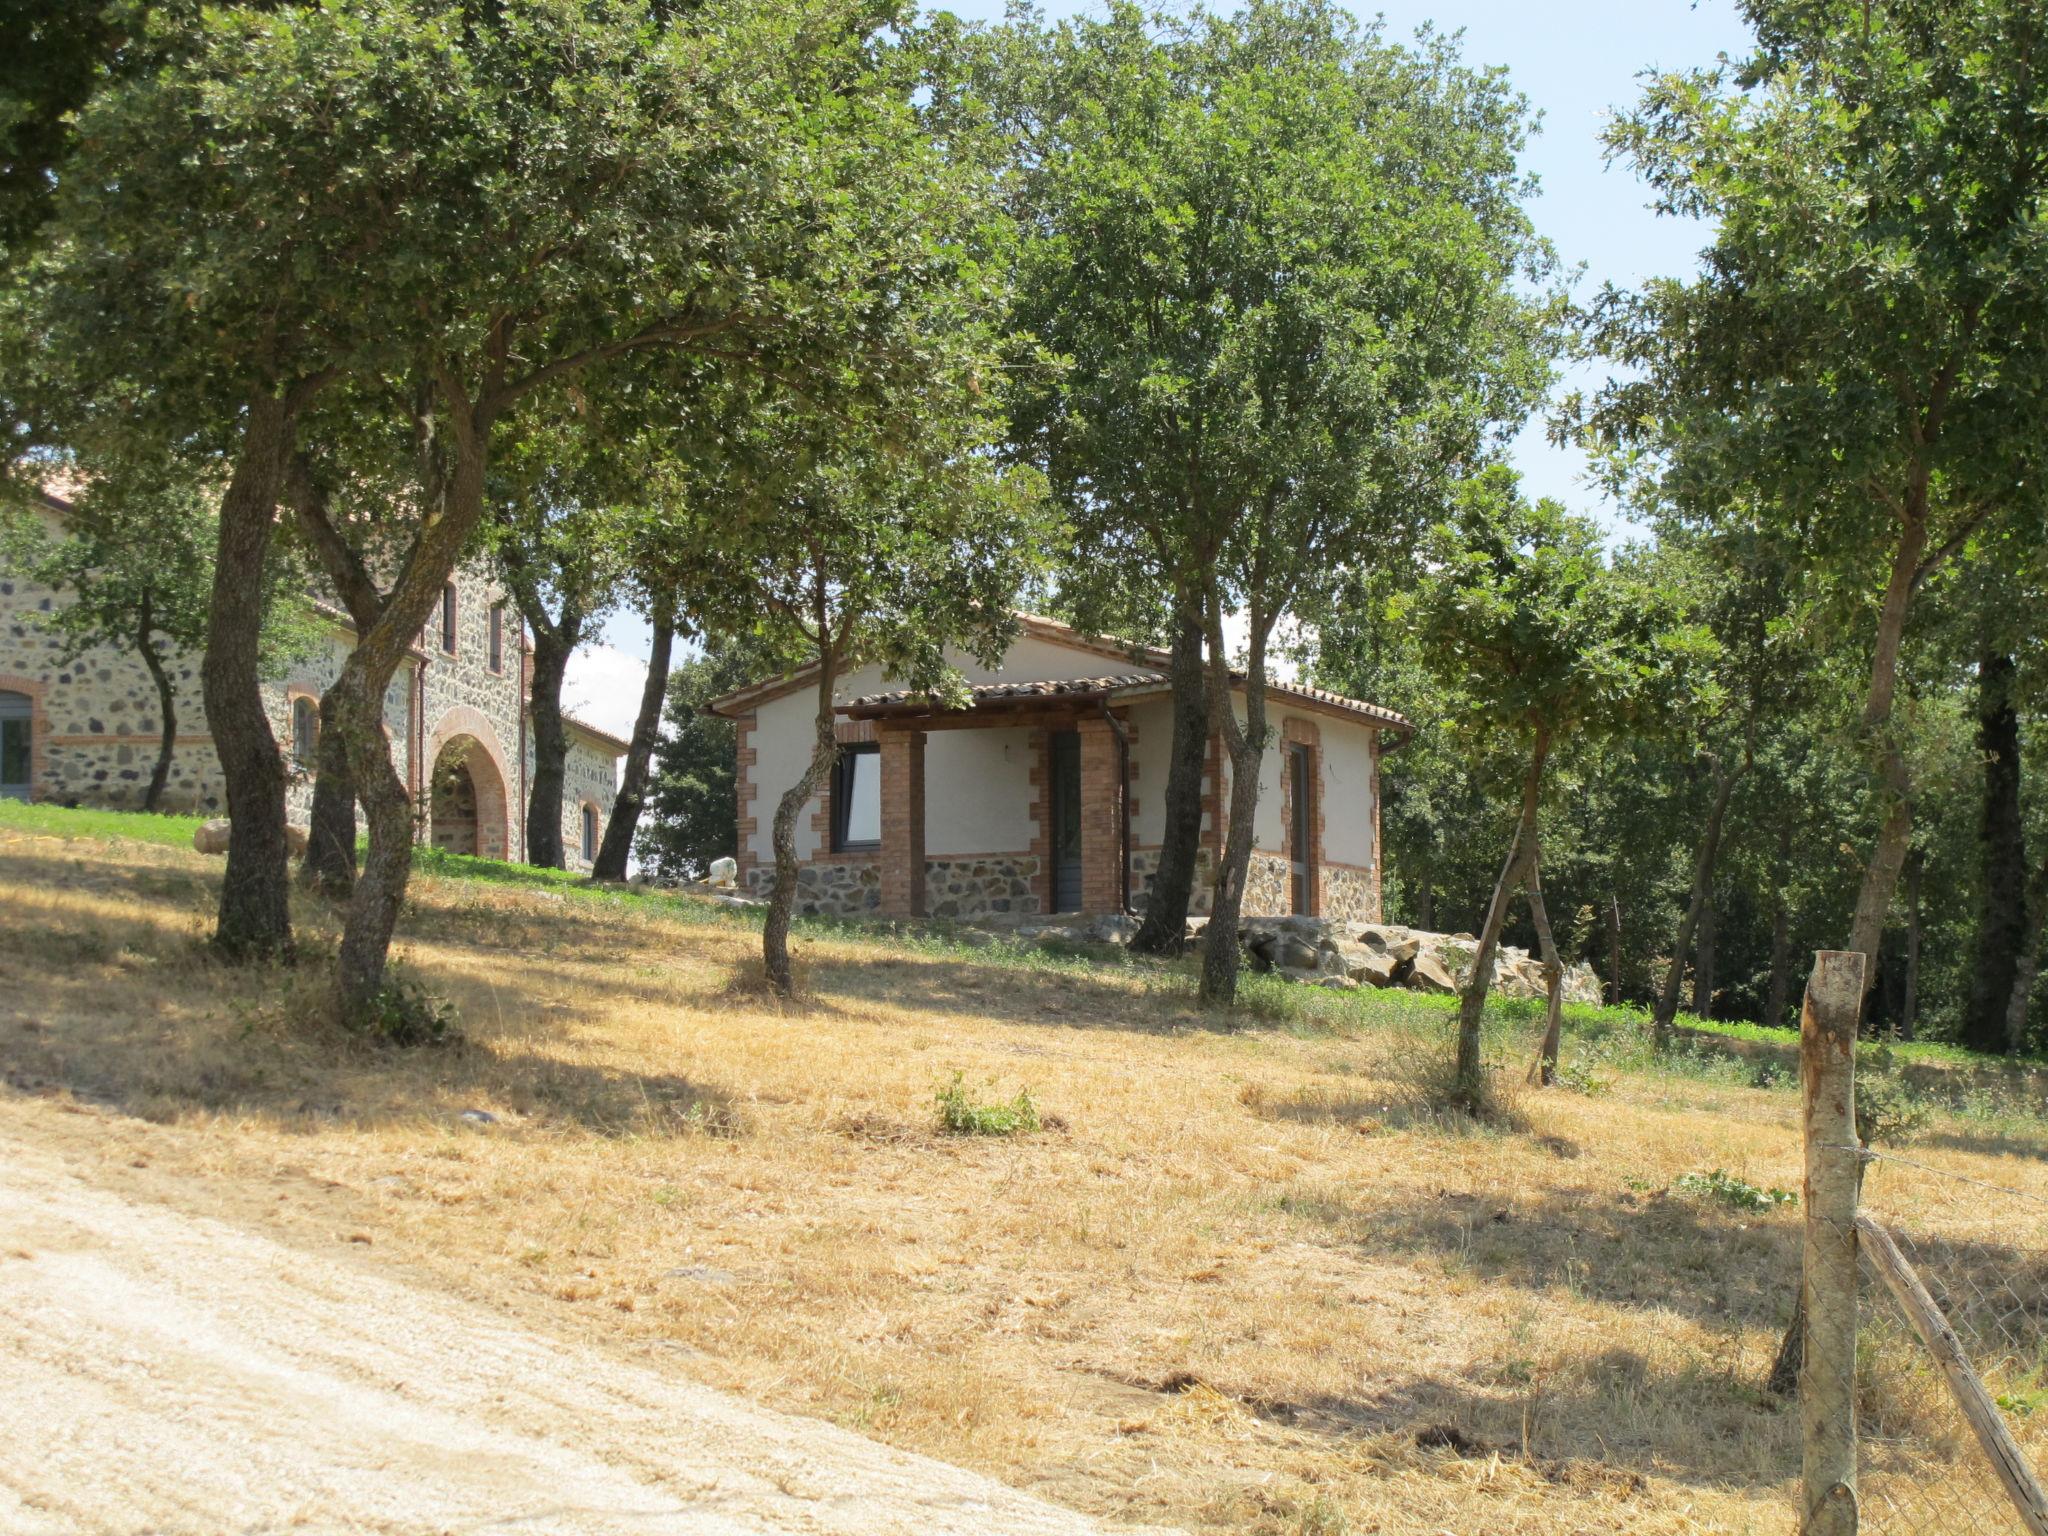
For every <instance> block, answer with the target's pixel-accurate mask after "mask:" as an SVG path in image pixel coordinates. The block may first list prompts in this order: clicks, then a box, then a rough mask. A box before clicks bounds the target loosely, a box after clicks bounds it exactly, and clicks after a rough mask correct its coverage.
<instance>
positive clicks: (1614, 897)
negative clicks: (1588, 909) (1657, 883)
mask: <svg viewBox="0 0 2048 1536" xmlns="http://www.w3.org/2000/svg"><path fill="white" fill-rule="evenodd" d="M1607 1001H1608V1003H1609V1004H1610V1005H1611V1006H1613V1007H1616V1008H1619V1007H1620V1006H1621V897H1620V896H1619V895H1618V894H1617V893H1616V892H1613V891H1609V892H1608V893H1607Z"/></svg>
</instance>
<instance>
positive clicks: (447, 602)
mask: <svg viewBox="0 0 2048 1536" xmlns="http://www.w3.org/2000/svg"><path fill="white" fill-rule="evenodd" d="M455 621H456V609H455V583H454V582H452V581H450V582H444V583H442V586H441V654H442V655H443V656H453V655H454V654H455Z"/></svg>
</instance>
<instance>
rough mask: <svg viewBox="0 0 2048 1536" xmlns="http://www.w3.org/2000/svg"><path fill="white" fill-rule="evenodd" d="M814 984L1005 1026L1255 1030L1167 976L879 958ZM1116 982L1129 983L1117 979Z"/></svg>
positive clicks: (828, 968)
mask: <svg viewBox="0 0 2048 1536" xmlns="http://www.w3.org/2000/svg"><path fill="white" fill-rule="evenodd" d="M811 975H812V979H813V982H814V983H815V985H816V986H818V987H819V988H820V989H821V990H824V991H827V992H829V993H830V994H831V995H833V996H837V997H840V998H843V999H847V1000H854V999H858V1000H861V1001H865V1002H873V1003H886V1004H888V1005H889V1006H891V1007H895V1008H903V1009H910V1010H914V1011H917V1012H922V1013H932V1014H952V1015H963V1014H966V1015H972V1016H974V1017H975V1018H977V1019H986V1020H990V1021H993V1022H996V1023H1000V1024H1025V1025H1034V1026H1039V1027H1045V1026H1052V1027H1058V1028H1068V1029H1089V1030H1100V1029H1107V1030H1121V1031H1126V1032H1129V1033H1134V1034H1149V1035H1172V1034H1176V1033H1182V1032H1185V1031H1188V1030H1205V1031H1210V1032H1214V1033H1219V1034H1220V1033H1227V1032H1229V1031H1230V1030H1231V1029H1232V1028H1233V1027H1241V1026H1242V1025H1243V1024H1244V1023H1246V1022H1249V1021H1247V1020H1245V1019H1243V1018H1242V1017H1240V1016H1238V1015H1234V1014H1231V1013H1228V1012H1225V1011H1223V1010H1216V1009H1203V1008H1201V1007H1200V1006H1199V1005H1198V1004H1197V1003H1196V1000H1195V997H1194V994H1193V992H1192V990H1191V989H1188V988H1186V987H1184V986H1183V985H1182V984H1180V982H1179V979H1178V978H1175V977H1173V975H1172V973H1170V972H1167V971H1163V970H1161V971H1152V970H1149V969H1147V970H1139V969H1137V968H1135V967H1134V968H1132V969H1131V970H1129V971H1109V972H1101V973H1098V972H1094V971H1091V970H1090V969H1088V968H1086V967H1082V966H1074V967H1059V968H1043V967H1034V966H1026V965H1018V964H1006V963H1003V962H993V963H991V962H977V961H975V960H973V959H971V958H962V957H950V956H949V957H947V958H946V959H944V960H942V961H933V960H929V959H925V958H922V957H919V956H913V955H891V954H876V955H872V956H868V955H862V956H859V957H857V958H855V957H834V958H832V959H822V958H819V959H813V960H812V961H811ZM1115 978H1121V979H1120V980H1119V979H1115Z"/></svg>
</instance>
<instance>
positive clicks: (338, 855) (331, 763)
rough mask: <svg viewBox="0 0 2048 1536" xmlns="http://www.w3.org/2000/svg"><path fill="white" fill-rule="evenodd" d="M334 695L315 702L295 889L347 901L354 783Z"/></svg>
mask: <svg viewBox="0 0 2048 1536" xmlns="http://www.w3.org/2000/svg"><path fill="white" fill-rule="evenodd" d="M333 701H334V690H333V689H331V688H330V689H329V690H328V691H327V693H326V694H325V695H324V696H323V697H322V698H321V700H320V741H319V744H318V746H317V747H316V748H315V749H314V762H313V816H312V823H311V825H310V826H309V827H308V829H307V832H306V856H305V857H304V858H303V859H301V860H300V861H299V883H300V884H301V885H303V886H305V887H306V888H307V889H308V890H313V891H318V892H320V894H322V895H323V896H330V897H333V898H335V899H336V900H346V899H347V897H348V895H349V893H350V892H351V891H353V890H354V889H355V885H356V780H355V775H354V774H353V773H351V772H350V771H349V762H348V743H347V741H346V740H344V738H343V736H342V733H341V731H340V730H339V729H337V728H336V726H335V723H334V718H335V711H334V702H333Z"/></svg>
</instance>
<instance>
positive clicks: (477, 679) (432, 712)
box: [419, 569, 532, 850]
mask: <svg viewBox="0 0 2048 1536" xmlns="http://www.w3.org/2000/svg"><path fill="white" fill-rule="evenodd" d="M498 603H505V643H504V654H503V658H502V660H503V665H502V666H501V667H500V668H499V670H498V671H496V672H493V671H491V670H490V665H489V663H490V643H491V608H492V606H493V605H494V604H498ZM519 636H520V628H519V610H518V609H517V608H515V607H513V606H512V605H511V604H510V603H509V602H506V599H505V596H504V594H503V593H502V592H500V591H499V590H498V589H497V587H496V586H495V585H494V584H493V583H492V582H491V581H490V580H488V579H487V577H486V576H485V575H484V573H482V572H481V571H478V570H475V569H465V570H463V571H461V572H459V573H458V574H457V575H456V578H455V654H454V655H453V656H450V655H449V654H448V653H447V652H446V651H444V650H443V649H442V648H441V605H440V604H439V603H436V604H435V605H434V611H433V612H432V614H430V615H429V616H428V619H427V627H426V628H425V629H424V630H423V631H421V633H420V642H419V643H420V649H421V650H422V651H424V652H425V653H426V658H427V659H426V663H425V665H426V669H427V671H426V688H425V694H426V699H425V702H426V710H425V719H426V727H427V739H428V740H429V741H430V742H431V741H432V740H433V739H434V736H435V734H436V732H437V730H439V728H440V723H441V722H442V721H443V720H445V719H446V718H447V716H448V715H449V714H450V712H451V711H454V710H457V709H462V708H468V709H473V710H475V711H476V712H477V713H478V714H480V715H482V716H483V717H484V719H485V720H486V721H487V722H488V723H489V725H490V728H491V733H492V735H493V736H495V737H496V738H497V740H496V741H495V742H494V743H493V745H495V746H496V747H497V749H498V757H499V759H500V760H501V761H502V762H503V763H504V764H505V766H506V770H507V774H506V776H507V778H508V779H510V780H511V782H509V783H507V784H506V786H505V793H506V798H507V801H508V802H509V803H510V804H511V805H513V806H514V807H516V810H515V811H514V814H513V817H512V828H511V833H510V835H511V839H512V847H513V849H515V850H516V849H517V848H518V847H519V844H520V834H519V828H520V826H521V825H522V824H523V822H524V818H525V811H526V808H525V806H523V805H520V804H519V781H518V778H517V775H518V772H519V715H520V701H521V698H522V690H523V689H524V688H525V686H526V680H525V678H524V677H523V676H521V667H522V665H523V663H522V660H521V656H520V650H519ZM527 745H528V748H529V752H530V749H531V747H532V743H531V742H528V744H527ZM424 766H425V767H426V769H427V770H428V771H429V772H431V771H432V770H433V767H434V765H433V764H432V763H427V764H425V765H424ZM527 782H529V783H530V782H532V767H531V764H530V763H529V765H528V769H527Z"/></svg>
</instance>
